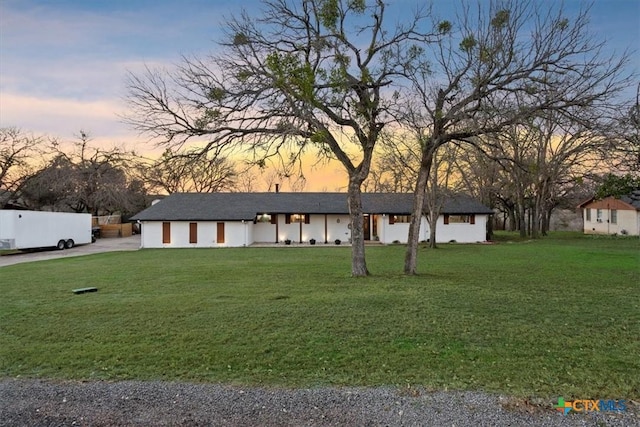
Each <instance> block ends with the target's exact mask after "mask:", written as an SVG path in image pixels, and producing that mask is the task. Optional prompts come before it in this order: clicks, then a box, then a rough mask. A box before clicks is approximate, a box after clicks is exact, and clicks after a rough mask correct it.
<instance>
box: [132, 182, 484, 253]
mask: <svg viewBox="0 0 640 427" xmlns="http://www.w3.org/2000/svg"><path fill="white" fill-rule="evenodd" d="M362 203H363V209H364V212H365V215H364V234H365V240H377V241H380V242H381V243H393V242H403V243H405V242H406V241H407V236H408V231H409V218H410V212H411V208H412V204H413V195H412V194H396V193H364V194H363V195H362ZM491 214H493V211H491V210H490V209H488V208H487V207H485V206H483V205H482V204H480V203H478V202H477V201H475V200H474V199H472V198H470V197H468V196H463V195H458V196H454V197H450V198H449V199H447V200H446V201H445V203H444V206H443V209H442V214H441V215H440V217H439V218H438V225H437V228H436V231H437V236H438V237H437V240H438V241H442V242H449V241H452V240H455V241H456V242H480V241H484V240H486V223H487V221H488V218H489V215H491ZM131 219H132V220H135V221H138V222H139V223H140V224H141V225H142V231H141V246H142V247H144V248H162V247H238V246H249V245H251V244H254V243H282V242H285V241H286V240H291V241H293V242H304V243H307V242H309V241H310V240H311V239H315V240H316V241H317V242H318V243H333V242H334V241H335V240H340V241H342V242H348V241H349V239H350V237H351V231H350V224H349V209H348V204H347V194H346V193H177V194H172V195H170V196H168V197H166V198H165V199H163V200H161V201H159V202H157V203H155V204H154V205H152V206H151V207H149V208H147V209H145V210H144V211H142V212H140V213H138V214H137V215H135V216H133V217H132V218H131ZM420 236H421V237H420V240H427V239H428V238H429V229H428V223H427V221H426V218H425V217H423V218H422V225H421V230H420Z"/></svg>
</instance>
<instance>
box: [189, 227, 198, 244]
mask: <svg viewBox="0 0 640 427" xmlns="http://www.w3.org/2000/svg"><path fill="white" fill-rule="evenodd" d="M189 243H198V223H197V222H190V223H189Z"/></svg>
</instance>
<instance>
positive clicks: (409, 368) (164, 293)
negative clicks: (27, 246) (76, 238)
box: [0, 235, 640, 399]
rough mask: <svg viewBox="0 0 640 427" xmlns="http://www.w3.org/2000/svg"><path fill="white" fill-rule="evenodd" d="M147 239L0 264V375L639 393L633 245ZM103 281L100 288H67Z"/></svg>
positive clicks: (638, 286) (638, 270) (639, 282)
mask: <svg viewBox="0 0 640 427" xmlns="http://www.w3.org/2000/svg"><path fill="white" fill-rule="evenodd" d="M499 240H500V243H498V244H494V245H458V244H450V245H442V246H441V249H437V250H430V249H421V252H420V258H419V260H420V264H419V269H420V271H421V272H423V273H422V274H421V275H419V276H416V277H405V276H404V275H402V274H401V273H400V271H401V267H402V264H403V257H404V247H402V246H386V247H384V246H383V247H369V248H367V260H368V265H369V268H370V270H371V272H372V273H373V275H372V277H369V278H366V279H353V278H351V277H349V272H350V264H349V262H350V260H349V253H350V252H349V248H347V247H345V248H342V247H340V248H336V247H330V248H322V247H317V248H295V247H287V248H237V249H223V250H220V249H211V250H209V249H175V250H166V249H165V250H142V251H138V252H135V253H128V252H127V253H107V254H100V255H91V256H83V257H78V258H67V259H60V260H52V261H43V262H37V263H30V264H20V265H16V266H11V267H3V268H1V269H0V295H1V297H0V377H16V376H23V377H37V378H63V379H105V380H122V379H143V380H146V379H160V380H187V381H201V382H226V383H236V384H251V385H276V386H304V387H310V386H322V385H356V386H374V385H398V386H424V387H426V388H430V389H460V390H482V391H487V392H498V393H505V394H510V395H514V396H523V397H531V396H534V397H541V398H553V397H557V396H558V395H562V396H564V397H565V399H570V398H580V399H586V398H612V399H624V398H626V399H638V398H639V397H640V357H639V355H640V338H639V337H640V292H639V291H640V250H639V249H640V242H639V241H638V239H637V238H636V239H629V238H626V239H622V238H620V239H602V238H592V237H583V236H575V235H558V236H556V237H551V238H546V239H543V240H540V241H519V240H518V239H515V241H513V242H510V241H509V237H508V235H501V236H500V238H499ZM86 286H96V287H98V288H99V291H98V292H97V293H90V294H84V295H74V294H73V293H72V292H71V290H72V289H75V288H81V287H86Z"/></svg>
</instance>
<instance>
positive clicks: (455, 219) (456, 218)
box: [444, 214, 476, 224]
mask: <svg viewBox="0 0 640 427" xmlns="http://www.w3.org/2000/svg"><path fill="white" fill-rule="evenodd" d="M444 223H445V224H475V223H476V216H475V215H447V214H445V216H444Z"/></svg>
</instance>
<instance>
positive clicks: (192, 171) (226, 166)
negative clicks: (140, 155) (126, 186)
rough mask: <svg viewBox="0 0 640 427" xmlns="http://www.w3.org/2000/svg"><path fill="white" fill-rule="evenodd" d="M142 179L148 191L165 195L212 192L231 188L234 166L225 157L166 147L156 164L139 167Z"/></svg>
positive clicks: (235, 175)
mask: <svg viewBox="0 0 640 427" xmlns="http://www.w3.org/2000/svg"><path fill="white" fill-rule="evenodd" d="M141 168H142V177H143V178H142V179H143V180H144V181H145V183H146V184H147V186H148V187H149V188H150V189H151V190H152V191H157V192H166V193H169V194H171V193H185V192H196V193H213V192H220V191H230V190H232V189H233V188H234V186H235V180H236V177H237V173H236V170H235V165H234V164H233V163H232V162H231V161H229V160H228V159H227V158H225V157H221V156H209V155H208V153H206V152H205V153H203V152H202V151H201V150H198V149H195V150H190V151H188V152H186V153H184V154H181V153H176V152H174V151H172V150H171V149H170V148H167V149H166V150H165V151H164V153H163V154H162V156H161V157H160V158H159V159H157V160H156V161H152V162H150V163H147V164H143V165H141Z"/></svg>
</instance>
